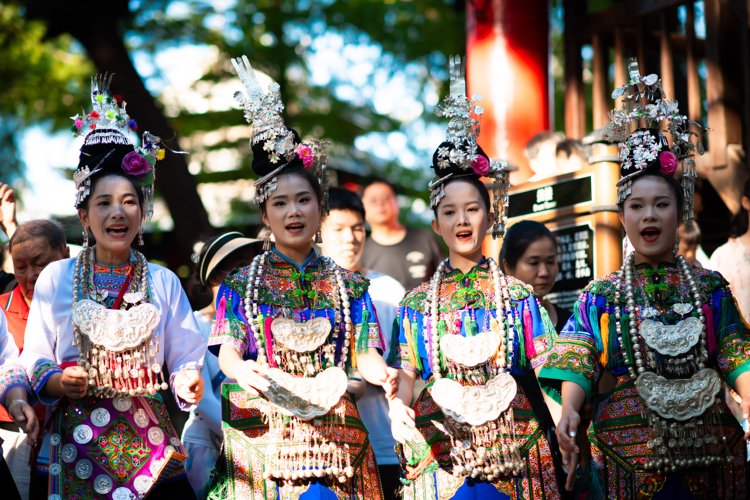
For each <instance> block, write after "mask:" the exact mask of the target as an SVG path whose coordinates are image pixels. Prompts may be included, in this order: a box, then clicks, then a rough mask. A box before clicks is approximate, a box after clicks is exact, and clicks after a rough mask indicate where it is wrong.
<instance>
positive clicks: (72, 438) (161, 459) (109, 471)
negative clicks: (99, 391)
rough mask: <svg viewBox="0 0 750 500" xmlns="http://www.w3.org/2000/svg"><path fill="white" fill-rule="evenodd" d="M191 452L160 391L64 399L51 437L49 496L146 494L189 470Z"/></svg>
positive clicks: (120, 498) (70, 499) (123, 499)
mask: <svg viewBox="0 0 750 500" xmlns="http://www.w3.org/2000/svg"><path fill="white" fill-rule="evenodd" d="M185 456H186V453H185V450H184V448H183V447H182V444H181V443H180V439H179V437H178V436H177V433H176V432H175V430H174V428H173V427H172V423H171V421H170V419H169V414H168V413H167V409H166V407H165V405H164V402H163V400H162V399H161V396H159V395H158V394H157V395H156V396H147V397H133V398H130V397H117V398H110V399H100V398H95V397H90V396H87V397H84V398H82V399H78V400H75V401H73V400H63V402H62V403H61V405H60V406H59V407H58V409H57V410H56V412H55V414H54V415H53V422H52V434H51V435H50V466H49V493H50V496H49V498H50V500H57V499H61V498H63V499H65V500H84V499H91V498H107V499H113V500H127V499H134V498H142V497H144V496H145V495H146V494H147V493H148V492H149V491H150V490H151V489H152V487H153V486H155V485H156V484H157V483H160V482H161V481H165V480H169V479H172V478H174V477H177V476H179V475H181V474H184V470H183V467H182V462H183V461H184V460H185Z"/></svg>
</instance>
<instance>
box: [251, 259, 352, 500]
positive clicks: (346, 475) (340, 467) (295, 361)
mask: <svg viewBox="0 0 750 500" xmlns="http://www.w3.org/2000/svg"><path fill="white" fill-rule="evenodd" d="M270 253H271V252H270V251H269V250H267V251H265V252H263V253H261V254H260V255H257V256H256V257H255V258H254V259H253V261H252V263H251V264H250V269H249V273H248V280H247V285H246V286H245V301H244V308H245V316H246V317H247V321H248V324H249V326H250V330H251V331H252V334H253V338H254V339H255V345H256V348H257V352H258V354H257V356H258V357H257V361H258V363H259V364H261V365H263V366H270V365H269V359H268V355H267V354H266V349H268V352H269V353H270V352H271V349H270V346H267V345H266V339H265V338H264V336H263V335H262V334H261V331H260V330H259V327H258V319H259V316H260V307H259V298H260V288H261V282H262V278H263V272H264V269H265V264H266V261H267V260H268V257H269V255H270ZM320 259H321V260H322V261H323V263H324V264H325V265H326V266H327V267H328V269H329V270H330V271H331V273H332V274H333V275H334V278H335V280H336V291H335V293H334V297H333V301H334V309H335V318H334V324H335V325H340V324H341V317H342V316H343V320H344V340H343V343H342V349H341V354H340V357H339V363H338V364H336V363H335V358H336V353H335V342H327V343H326V344H325V345H324V346H323V347H322V349H323V356H324V358H325V360H326V364H327V365H328V366H329V367H333V366H338V367H339V368H341V369H344V370H345V369H346V362H347V359H348V358H347V356H348V352H349V348H350V346H351V337H352V332H353V325H352V319H351V303H350V298H349V294H348V292H347V291H346V284H345V283H344V277H343V275H342V273H341V269H340V268H339V267H338V266H337V265H336V263H335V262H334V261H333V259H329V258H327V257H320ZM333 331H334V332H339V331H340V329H339V328H338V327H335V328H334V329H333ZM269 334H270V332H266V335H268V336H269V337H270V335H269ZM363 335H365V333H363ZM273 349H274V350H275V352H273V353H272V355H273V356H274V361H275V362H276V364H277V365H279V366H281V367H282V369H283V370H284V371H287V370H290V371H294V372H298V373H302V374H305V375H308V376H309V375H314V374H315V372H317V371H320V370H322V369H323V368H324V367H323V366H318V365H312V364H310V363H312V361H310V357H309V356H298V353H293V352H292V353H289V352H286V350H283V351H284V352H280V351H281V347H280V346H279V345H274V346H273ZM316 358H317V357H316ZM302 359H305V361H302ZM272 383H273V382H272ZM332 412H333V415H330V416H328V417H326V418H327V420H326V419H315V420H313V421H310V422H308V421H304V420H301V419H298V418H296V417H294V416H288V414H285V413H283V412H282V411H279V410H278V409H274V408H273V407H271V408H270V409H269V410H268V413H267V415H266V418H267V421H268V426H269V432H268V435H269V436H274V438H273V439H272V440H271V442H269V446H268V447H267V448H266V450H265V454H266V464H265V478H266V479H269V480H273V481H277V482H278V483H280V486H281V491H282V495H283V496H286V495H291V496H292V497H295V496H298V495H300V494H302V493H304V492H305V491H306V490H307V488H308V487H309V481H310V480H312V479H315V478H322V477H328V478H330V480H332V481H337V482H339V483H345V482H347V481H349V480H350V479H351V478H352V476H353V475H354V469H353V467H352V465H351V456H350V453H349V445H348V444H341V443H334V442H331V441H328V440H326V439H325V437H324V436H325V435H328V436H331V435H333V434H334V432H335V430H334V428H333V426H335V425H336V424H339V425H340V424H343V423H344V420H345V414H344V410H343V407H342V406H341V405H338V406H336V407H334V409H333V410H332ZM316 422H317V423H316ZM316 426H317V427H316ZM322 426H329V427H330V428H329V429H328V430H327V431H326V432H321V430H322V429H320V427H322Z"/></svg>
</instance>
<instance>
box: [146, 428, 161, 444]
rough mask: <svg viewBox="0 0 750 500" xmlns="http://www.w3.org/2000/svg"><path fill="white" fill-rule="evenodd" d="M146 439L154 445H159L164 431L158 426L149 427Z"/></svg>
mask: <svg viewBox="0 0 750 500" xmlns="http://www.w3.org/2000/svg"><path fill="white" fill-rule="evenodd" d="M148 440H149V441H150V442H151V444H153V445H154V446H159V445H160V444H162V443H163V442H164V431H163V430H161V429H159V428H158V427H151V428H150V429H149V430H148Z"/></svg>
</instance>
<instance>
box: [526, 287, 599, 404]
mask: <svg viewBox="0 0 750 500" xmlns="http://www.w3.org/2000/svg"><path fill="white" fill-rule="evenodd" d="M604 310H606V302H605V299H604V297H602V296H600V295H595V294H593V293H590V292H584V293H583V294H582V296H581V298H580V299H578V301H577V302H576V304H575V306H574V308H573V318H571V319H570V321H568V323H567V324H566V325H565V328H564V329H563V331H562V332H561V333H560V335H559V336H558V337H557V339H556V340H555V342H554V344H553V346H552V349H550V350H549V351H548V352H547V354H546V355H545V364H544V366H543V367H542V370H541V372H540V373H539V384H540V385H541V386H542V389H544V390H545V391H546V392H547V393H548V394H549V395H550V396H551V397H552V398H553V399H555V400H557V401H558V402H560V389H561V386H562V382H563V381H566V380H567V381H571V382H575V383H576V384H578V385H579V386H581V387H582V388H583V390H584V391H585V392H586V397H587V398H588V397H590V396H591V387H592V382H594V381H596V380H597V379H598V378H599V375H600V373H601V363H600V359H599V354H600V353H601V352H602V351H603V350H604V348H603V346H602V337H601V333H600V318H601V316H602V312H603V311H604ZM607 335H609V330H607ZM607 340H608V339H607Z"/></svg>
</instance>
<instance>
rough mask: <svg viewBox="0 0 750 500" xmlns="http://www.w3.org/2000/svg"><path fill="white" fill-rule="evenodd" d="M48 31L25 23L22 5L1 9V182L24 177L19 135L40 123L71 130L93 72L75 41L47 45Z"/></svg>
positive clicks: (37, 24) (1, 6)
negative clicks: (71, 120)
mask: <svg viewBox="0 0 750 500" xmlns="http://www.w3.org/2000/svg"><path fill="white" fill-rule="evenodd" d="M45 32H46V28H45V25H44V23H41V22H38V21H28V20H26V19H24V17H23V11H22V9H21V7H19V6H18V5H15V4H12V3H10V4H8V3H3V4H0V81H2V82H3V91H2V92H0V155H1V156H2V158H3V161H2V162H0V179H2V180H4V181H6V182H7V181H8V180H10V179H13V178H15V177H17V176H18V175H19V174H21V173H22V166H21V163H20V159H19V157H18V144H17V137H16V135H17V133H18V131H20V130H22V129H23V128H24V127H27V126H29V125H33V124H40V123H42V124H46V125H49V126H51V127H52V128H55V129H60V128H64V127H67V126H69V125H70V123H71V122H70V119H69V116H70V115H71V114H72V113H71V111H72V110H73V109H74V108H73V106H74V104H75V103H76V102H81V96H85V95H86V86H85V85H84V84H85V83H86V82H87V78H88V76H89V75H91V73H92V71H93V66H92V65H91V63H90V62H89V61H88V59H87V58H86V56H85V54H83V52H82V51H81V50H80V49H79V48H78V47H77V46H76V44H75V42H74V41H73V40H72V39H71V38H70V37H67V36H63V37H58V38H56V39H54V40H45V38H44V36H45Z"/></svg>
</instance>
